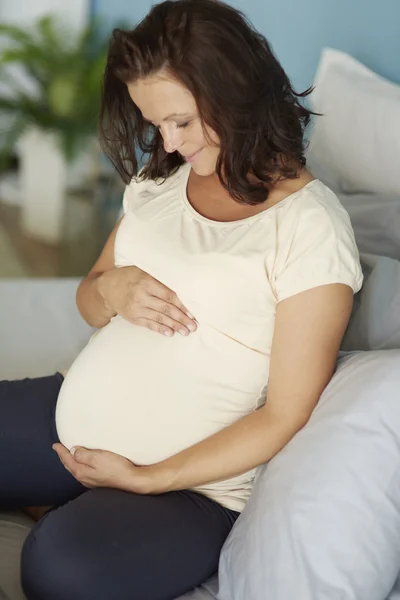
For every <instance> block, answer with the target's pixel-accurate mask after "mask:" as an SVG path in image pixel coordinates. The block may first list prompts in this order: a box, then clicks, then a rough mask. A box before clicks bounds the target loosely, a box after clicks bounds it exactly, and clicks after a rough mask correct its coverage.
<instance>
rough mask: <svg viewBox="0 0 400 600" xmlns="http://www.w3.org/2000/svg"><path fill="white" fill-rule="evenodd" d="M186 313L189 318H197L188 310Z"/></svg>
mask: <svg viewBox="0 0 400 600" xmlns="http://www.w3.org/2000/svg"><path fill="white" fill-rule="evenodd" d="M186 314H187V316H188V317H189V319H193V321H194V320H195V319H194V316H193V315H192V313H190V312H189V311H188V312H187V313H186Z"/></svg>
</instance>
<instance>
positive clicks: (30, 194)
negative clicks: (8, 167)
mask: <svg viewBox="0 0 400 600" xmlns="http://www.w3.org/2000/svg"><path fill="white" fill-rule="evenodd" d="M18 147H19V154H20V181H21V196H22V211H21V225H22V228H23V230H24V231H25V232H26V233H27V234H28V235H31V236H34V237H36V238H39V239H41V240H43V241H45V242H48V243H51V244H57V243H59V242H60V241H61V239H62V223H63V217H64V211H65V200H66V179H67V165H66V161H65V159H64V156H63V154H62V153H61V151H60V149H59V146H58V144H57V139H56V135H55V134H53V133H48V132H45V131H42V130H41V129H39V128H36V127H31V128H30V129H29V130H27V131H26V132H25V133H24V135H23V136H22V137H21V139H20V140H19V143H18Z"/></svg>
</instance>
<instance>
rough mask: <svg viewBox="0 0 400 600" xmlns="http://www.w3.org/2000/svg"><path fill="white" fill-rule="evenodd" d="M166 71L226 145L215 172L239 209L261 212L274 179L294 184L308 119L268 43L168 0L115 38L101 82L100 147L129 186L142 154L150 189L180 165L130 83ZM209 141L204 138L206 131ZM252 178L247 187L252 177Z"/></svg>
mask: <svg viewBox="0 0 400 600" xmlns="http://www.w3.org/2000/svg"><path fill="white" fill-rule="evenodd" d="M160 71H165V72H167V73H169V74H170V75H172V76H173V77H174V78H175V79H176V80H177V81H179V82H180V83H181V84H183V85H184V86H186V88H187V89H188V90H189V91H190V92H191V93H192V95H193V96H194V98H195V101H196V104H197V109H198V112H199V116H200V120H201V123H202V126H203V131H204V126H205V124H207V125H208V126H209V127H211V128H212V129H213V130H214V131H215V132H216V134H217V135H218V137H219V139H220V153H219V158H218V161H217V166H216V172H217V174H218V177H219V180H220V182H221V184H222V185H223V187H224V188H225V189H226V190H227V191H228V192H229V193H230V194H231V196H232V197H233V198H234V199H235V200H236V201H238V202H240V203H246V204H250V205H256V204H258V203H260V202H264V201H265V200H266V199H267V197H268V189H267V188H268V186H270V185H271V184H272V182H274V181H276V180H277V179H278V180H279V179H284V178H290V179H293V178H295V177H296V176H297V171H298V169H299V167H300V166H304V165H305V164H306V160H305V157H304V150H305V144H304V130H305V128H306V127H307V125H308V123H309V121H310V115H311V114H314V113H312V111H309V110H307V108H305V107H304V106H303V105H302V104H301V102H300V98H304V97H306V96H307V95H308V94H310V93H311V91H312V88H309V89H308V90H306V91H305V92H303V93H296V92H295V91H294V89H293V87H292V85H291V83H290V80H289V78H288V77H287V75H286V73H285V72H284V70H283V68H282V67H281V65H280V63H279V62H278V60H277V59H276V57H275V56H274V53H273V51H272V49H271V47H270V45H269V43H268V41H267V40H266V39H265V37H264V36H263V35H261V33H259V32H258V31H256V30H255V29H254V27H253V26H252V25H251V23H250V22H249V21H248V20H247V19H246V17H245V16H244V14H243V13H242V12H240V11H238V10H236V9H234V8H232V7H231V6H229V5H228V4H225V3H224V2H221V1H219V0H167V1H166V2H161V3H160V4H156V5H155V6H153V7H152V9H151V10H150V12H149V13H148V14H147V16H146V17H145V18H144V19H143V20H142V21H141V22H140V23H139V24H138V25H137V26H136V27H135V28H134V29H132V30H131V31H123V30H121V29H119V28H117V29H114V31H113V32H112V35H111V39H110V46H109V52H108V57H107V64H106V69H105V73H104V81H103V89H102V101H101V110H100V120H99V129H100V144H101V146H102V148H103V150H104V152H105V154H106V155H107V156H108V157H109V159H110V160H111V162H112V163H113V164H114V166H115V167H116V169H117V171H118V172H119V174H120V175H121V177H122V179H123V181H124V182H125V183H126V184H128V183H129V182H130V181H131V179H132V177H134V176H137V174H138V160H137V154H136V153H137V151H138V149H140V150H141V152H142V160H143V155H144V154H149V160H148V162H147V163H146V164H145V166H144V167H143V169H142V171H141V177H143V178H144V179H157V178H159V177H161V178H167V177H168V176H169V175H171V174H172V173H174V172H175V171H176V170H177V169H178V168H179V167H180V166H181V165H182V164H183V163H184V159H183V158H182V157H181V155H180V154H179V153H178V152H174V153H167V152H166V151H165V150H164V147H163V140H162V137H161V134H160V132H159V131H158V129H156V128H155V127H154V126H153V125H149V123H148V122H146V121H145V120H144V119H143V117H142V114H141V112H140V110H139V108H138V107H137V106H136V105H135V104H134V102H133V101H132V100H131V98H130V96H129V93H128V88H127V83H134V82H135V81H137V80H138V79H140V78H145V77H148V76H151V75H155V74H157V73H158V72H160ZM204 133H206V132H205V131H204ZM250 174H251V175H252V176H251V177H250V178H249V175H250Z"/></svg>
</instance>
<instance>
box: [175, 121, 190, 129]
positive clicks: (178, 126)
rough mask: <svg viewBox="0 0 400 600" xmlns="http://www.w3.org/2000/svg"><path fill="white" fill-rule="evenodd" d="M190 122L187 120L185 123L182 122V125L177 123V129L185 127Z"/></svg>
mask: <svg viewBox="0 0 400 600" xmlns="http://www.w3.org/2000/svg"><path fill="white" fill-rule="evenodd" d="M189 124H190V121H188V122H187V123H182V125H177V128H178V129H184V128H185V127H187V126H188V125H189Z"/></svg>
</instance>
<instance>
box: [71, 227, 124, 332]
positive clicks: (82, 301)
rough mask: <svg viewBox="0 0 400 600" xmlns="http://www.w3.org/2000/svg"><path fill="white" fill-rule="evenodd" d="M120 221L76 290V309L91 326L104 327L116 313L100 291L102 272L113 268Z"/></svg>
mask: <svg viewBox="0 0 400 600" xmlns="http://www.w3.org/2000/svg"><path fill="white" fill-rule="evenodd" d="M120 223H121V220H119V221H118V223H117V224H116V226H115V227H114V229H113V230H112V232H111V233H110V235H109V237H108V239H107V241H106V243H105V245H104V248H103V250H102V252H101V254H100V256H99V258H98V259H97V261H96V262H95V264H94V265H93V267H92V268H91V269H90V271H89V273H88V274H87V276H86V277H85V278H84V279H83V280H82V281H81V283H80V284H79V287H78V290H77V292H76V304H77V306H78V310H79V312H80V313H81V315H82V317H83V318H84V319H85V321H86V322H87V323H89V325H91V326H92V327H98V328H100V327H104V325H107V323H109V321H110V319H111V318H112V317H113V316H114V315H115V314H116V313H115V311H114V310H113V309H111V308H110V307H108V306H107V305H106V303H105V301H104V295H103V294H102V293H101V285H102V278H103V276H104V273H107V272H109V271H111V270H112V269H114V268H115V263H114V244H115V238H116V235H117V231H118V228H119V225H120Z"/></svg>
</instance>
